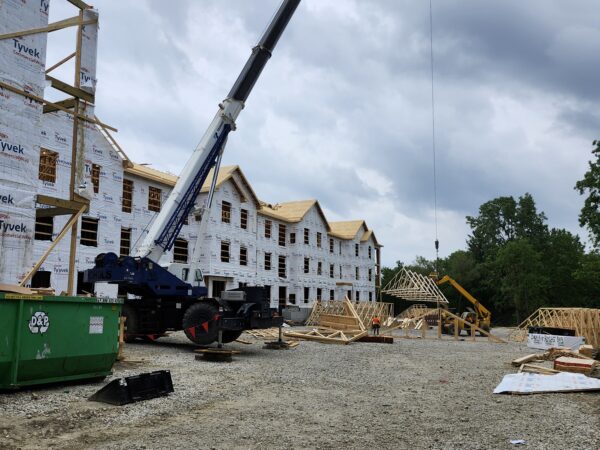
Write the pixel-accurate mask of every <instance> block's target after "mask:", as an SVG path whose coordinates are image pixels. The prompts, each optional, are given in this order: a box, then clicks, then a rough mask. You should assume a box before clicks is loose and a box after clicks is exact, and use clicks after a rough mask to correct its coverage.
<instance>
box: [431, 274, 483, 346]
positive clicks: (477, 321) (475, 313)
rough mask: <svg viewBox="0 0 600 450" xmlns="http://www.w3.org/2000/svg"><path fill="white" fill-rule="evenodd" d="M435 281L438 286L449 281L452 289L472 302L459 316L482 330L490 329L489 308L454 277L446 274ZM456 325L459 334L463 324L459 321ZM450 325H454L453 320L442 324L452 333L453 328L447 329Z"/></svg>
mask: <svg viewBox="0 0 600 450" xmlns="http://www.w3.org/2000/svg"><path fill="white" fill-rule="evenodd" d="M436 278H437V277H436ZM435 282H436V284H437V285H438V286H439V285H441V284H444V283H450V284H451V285H452V287H453V288H454V289H456V290H457V291H458V292H459V293H460V294H461V295H462V296H463V297H464V298H466V299H467V300H468V301H469V302H471V303H472V304H473V307H472V308H467V309H468V311H465V312H463V313H462V314H461V318H462V319H463V320H465V321H467V322H470V323H472V324H474V325H475V326H477V327H479V328H481V329H482V330H485V331H490V326H491V322H492V313H491V312H490V310H489V309H487V308H486V307H485V306H483V305H482V304H481V303H480V302H479V300H477V299H476V298H475V297H473V296H472V295H471V294H469V292H468V291H467V290H466V289H465V288H464V287H462V286H461V285H460V284H458V282H457V281H456V280H455V279H454V278H452V277H449V276H448V275H444V276H443V277H442V278H441V279H439V280H436V281H435ZM458 326H459V327H460V328H459V329H458V334H460V333H461V331H462V330H463V329H464V325H463V324H462V322H461V323H459V325H458ZM451 327H454V321H449V322H448V323H445V324H444V328H445V329H446V330H445V331H446V332H449V333H452V334H453V333H454V329H452V330H450V329H449V328H451Z"/></svg>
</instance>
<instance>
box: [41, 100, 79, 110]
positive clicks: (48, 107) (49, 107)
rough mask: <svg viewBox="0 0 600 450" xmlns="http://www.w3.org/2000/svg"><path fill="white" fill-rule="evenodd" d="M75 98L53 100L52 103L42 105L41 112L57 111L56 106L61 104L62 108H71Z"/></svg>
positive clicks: (73, 106)
mask: <svg viewBox="0 0 600 450" xmlns="http://www.w3.org/2000/svg"><path fill="white" fill-rule="evenodd" d="M76 101H77V100H76V99H75V98H73V97H71V98H67V99H65V100H60V101H58V102H55V103H54V104H53V105H44V107H43V113H44V114H48V113H51V112H54V111H59V109H58V106H62V107H63V108H67V109H73V108H75V102H76Z"/></svg>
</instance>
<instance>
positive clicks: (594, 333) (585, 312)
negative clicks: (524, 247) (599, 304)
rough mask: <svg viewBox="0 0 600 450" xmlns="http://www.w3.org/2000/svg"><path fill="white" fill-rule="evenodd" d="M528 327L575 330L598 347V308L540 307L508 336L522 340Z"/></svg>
mask: <svg viewBox="0 0 600 450" xmlns="http://www.w3.org/2000/svg"><path fill="white" fill-rule="evenodd" d="M529 327H552V328H567V329H571V330H575V334H576V335H577V336H583V337H584V338H585V342H586V344H589V345H592V346H593V347H600V309H597V308H540V309H538V310H537V311H536V312H534V313H533V314H532V315H531V316H529V317H528V318H527V319H525V320H524V321H523V322H522V323H521V324H520V325H519V326H518V327H517V329H515V331H513V332H512V333H511V334H510V336H509V338H510V339H512V340H513V341H517V342H523V341H525V340H526V339H527V334H528V330H529Z"/></svg>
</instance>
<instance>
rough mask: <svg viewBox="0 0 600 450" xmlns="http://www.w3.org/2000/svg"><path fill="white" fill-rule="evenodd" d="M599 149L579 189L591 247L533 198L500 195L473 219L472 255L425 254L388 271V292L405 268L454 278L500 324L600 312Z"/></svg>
mask: <svg viewBox="0 0 600 450" xmlns="http://www.w3.org/2000/svg"><path fill="white" fill-rule="evenodd" d="M593 145H594V146H595V148H594V149H593V150H592V160H591V161H589V164H588V170H587V172H586V173H585V174H584V177H583V179H581V180H580V181H578V182H577V183H576V185H575V190H577V191H578V192H579V194H580V195H582V196H585V200H584V205H583V207H582V209H581V212H580V214H579V224H580V225H581V226H582V227H584V228H586V229H587V231H588V232H589V246H588V248H586V246H585V245H584V244H583V243H582V242H581V240H580V238H579V236H577V235H574V234H573V233H571V232H569V231H568V230H565V229H561V228H551V227H550V226H549V225H548V223H547V222H548V219H547V217H546V215H545V214H544V213H543V212H540V211H538V210H537V207H536V204H535V201H534V199H533V197H532V196H531V195H530V194H528V193H525V194H524V195H522V196H520V197H519V198H517V199H515V198H513V197H512V196H511V197H498V198H495V199H493V200H490V201H488V202H485V203H484V204H482V205H481V206H480V207H479V211H478V215H476V216H467V217H466V221H467V224H468V225H469V227H470V228H471V232H470V235H469V236H468V238H467V242H466V249H464V250H457V251H455V252H453V253H452V254H450V255H449V256H448V257H446V258H442V259H439V260H437V261H433V260H428V259H426V258H424V257H422V256H418V257H417V258H416V260H415V261H414V262H413V263H412V264H410V265H404V264H403V263H402V262H401V261H398V262H397V263H396V266H395V267H391V268H390V267H384V268H383V270H382V286H384V287H385V286H386V284H387V283H388V282H389V281H390V280H391V279H392V278H393V277H394V276H395V274H396V273H397V272H398V271H399V270H401V269H402V268H403V267H406V268H407V269H410V270H413V271H416V272H418V273H421V274H423V275H430V274H432V273H437V274H438V275H439V276H440V277H441V276H443V275H449V276H451V277H452V278H454V279H455V280H457V281H458V282H459V283H460V284H461V285H462V286H463V287H464V288H465V289H467V290H468V291H469V292H470V293H471V294H472V295H473V296H474V297H475V298H477V299H478V300H479V301H480V302H481V303H482V304H483V305H485V306H486V307H487V308H488V309H490V310H491V311H492V318H493V322H494V324H496V325H499V324H505V325H515V324H518V323H520V322H521V321H522V320H524V319H525V318H526V317H527V316H528V315H529V314H531V313H532V312H534V311H535V310H536V309H538V308H540V307H588V308H600V141H594V143H593ZM440 288H441V289H442V291H443V292H444V294H445V295H446V297H447V298H448V300H449V301H450V307H451V308H454V309H456V310H457V311H458V312H462V311H464V310H465V308H466V307H467V306H470V303H468V302H467V301H466V300H464V299H463V298H461V296H460V295H459V294H458V293H457V292H456V291H454V290H453V289H452V288H451V287H450V286H446V285H442V286H440ZM382 301H385V302H392V303H395V308H394V310H395V311H396V312H400V311H401V310H402V309H404V308H406V307H407V306H408V305H409V304H408V303H407V302H404V301H399V300H398V299H395V298H394V297H391V296H388V295H385V294H384V295H383V296H382Z"/></svg>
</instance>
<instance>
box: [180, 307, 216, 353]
mask: <svg viewBox="0 0 600 450" xmlns="http://www.w3.org/2000/svg"><path fill="white" fill-rule="evenodd" d="M217 313H218V310H217V308H216V307H214V306H213V305H211V304H209V303H194V304H193V305H192V306H190V307H189V308H188V309H187V310H186V312H185V314H184V315H183V331H184V332H185V335H186V336H187V338H188V339H189V340H190V341H192V342H194V343H195V344H198V345H209V344H212V343H213V342H215V341H216V340H217V337H218V330H217V323H216V322H215V321H214V320H213V319H214V317H215V315H217ZM204 322H208V332H205V331H204V329H203V328H202V327H201V326H200V325H201V324H203V323H204ZM192 327H196V328H195V331H196V333H195V336H194V335H193V334H192V333H191V332H190V331H189V329H190V328H192Z"/></svg>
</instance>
